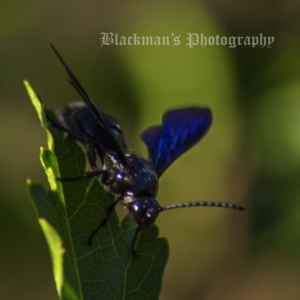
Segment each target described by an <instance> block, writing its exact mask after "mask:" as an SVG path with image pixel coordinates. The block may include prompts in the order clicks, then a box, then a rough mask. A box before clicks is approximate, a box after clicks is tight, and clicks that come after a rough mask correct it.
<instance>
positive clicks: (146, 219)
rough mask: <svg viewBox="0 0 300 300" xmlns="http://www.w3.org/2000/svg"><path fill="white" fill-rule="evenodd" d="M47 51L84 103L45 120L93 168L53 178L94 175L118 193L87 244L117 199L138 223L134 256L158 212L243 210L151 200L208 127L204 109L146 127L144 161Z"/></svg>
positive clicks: (173, 114)
mask: <svg viewBox="0 0 300 300" xmlns="http://www.w3.org/2000/svg"><path fill="white" fill-rule="evenodd" d="M51 47H52V49H53V50H54V52H55V54H56V55H57V57H58V58H59V60H60V62H61V63H62V64H63V66H64V68H65V70H66V72H67V74H68V77H69V83H70V84H71V85H72V86H73V87H74V89H75V90H76V91H77V92H78V94H79V95H80V96H81V98H82V99H83V101H84V102H75V103H72V104H70V105H69V106H67V107H66V108H65V109H63V110H62V111H61V112H60V114H59V115H58V119H59V121H58V122H57V121H55V120H53V118H51V116H50V115H49V114H48V113H47V119H48V122H49V124H50V125H51V126H53V127H55V128H57V129H59V130H61V131H63V132H65V133H67V134H68V135H69V136H70V137H72V138H74V139H76V140H78V141H79V142H81V143H82V144H83V145H84V147H85V149H86V154H87V158H88V161H89V164H90V166H91V168H92V171H89V172H85V173H84V174H82V175H80V176H76V177H70V178H56V180H57V181H61V182H67V181H75V180H79V179H83V178H91V177H95V176H97V177H98V178H99V180H100V182H101V184H102V185H103V186H105V187H106V188H107V189H108V190H109V191H110V192H111V193H113V194H116V195H118V197H117V199H116V201H115V202H114V203H113V204H112V205H111V206H109V207H107V209H106V218H105V219H103V220H102V222H100V223H99V226H97V228H95V230H94V231H93V232H92V233H91V234H90V236H89V239H88V244H89V245H91V244H92V240H93V237H94V236H95V234H96V233H97V232H98V231H99V230H100V229H101V228H102V227H103V226H105V224H106V223H107V221H108V220H109V217H110V215H111V213H112V211H113V209H114V207H115V205H116V204H117V203H118V202H119V201H121V202H122V203H123V205H125V207H127V208H128V209H129V212H130V214H131V216H132V218H133V220H134V221H135V222H136V223H137V225H138V226H137V228H136V230H135V234H134V237H133V240H132V243H131V250H132V254H133V255H134V256H136V252H135V243H136V240H137V237H138V234H139V232H140V231H141V230H142V229H143V228H146V227H149V226H151V225H152V224H153V223H154V222H155V220H156V218H157V216H158V215H159V213H160V212H162V211H165V210H168V209H173V208H184V207H193V206H216V207H224V208H232V209H238V210H244V208H243V207H241V206H238V205H235V204H230V203H224V202H213V201H194V202H184V203H176V204H171V205H167V206H160V205H159V203H158V201H157V200H156V195H157V190H158V179H159V177H160V176H161V175H162V174H163V172H164V171H165V170H166V169H167V168H168V167H169V165H170V164H171V163H172V162H173V161H174V160H175V159H176V158H177V157H179V156H180V155H181V154H182V153H184V152H185V151H186V150H188V149H189V148H190V147H192V146H193V145H194V144H196V143H197V142H198V141H199V140H200V139H201V138H202V137H203V136H204V135H205V133H206V132H207V131H208V129H209V127H210V126H211V123H212V113H211V110H210V109H209V108H203V107H190V108H184V109H177V110H170V111H168V112H166V113H165V114H164V116H163V120H162V125H160V126H154V127H150V128H148V129H146V130H145V131H144V132H143V134H142V140H143V141H144V143H145V144H146V146H147V148H148V153H149V161H147V160H145V159H143V158H142V157H140V156H138V155H136V154H135V153H133V152H132V151H130V150H129V149H128V148H127V146H126V144H125V141H124V138H123V134H122V129H121V126H120V124H119V123H118V122H117V121H116V120H115V119H114V118H113V117H111V116H109V115H107V114H106V113H104V112H102V111H101V110H98V109H97V108H96V106H95V104H94V102H93V101H92V99H91V98H90V97H89V96H88V94H87V93H86V91H85V89H84V88H83V87H82V85H81V84H80V83H79V81H78V79H77V78H76V76H75V75H74V74H73V72H72V71H71V69H70V68H69V67H68V65H67V64H66V62H65V61H64V60H63V58H62V56H61V55H60V54H59V53H58V51H57V50H56V49H55V47H54V46H53V45H51ZM97 156H98V157H99V158H100V160H101V161H102V164H103V165H102V168H101V169H100V168H98V166H97V165H96V158H97Z"/></svg>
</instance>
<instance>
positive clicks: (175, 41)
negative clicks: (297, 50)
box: [100, 32, 275, 48]
mask: <svg viewBox="0 0 300 300" xmlns="http://www.w3.org/2000/svg"><path fill="white" fill-rule="evenodd" d="M100 41H101V47H103V46H111V45H114V46H179V45H184V46H186V47H189V48H195V47H202V48H204V47H208V46H226V47H229V48H236V47H237V46H250V47H252V48H256V47H260V48H264V47H266V48H271V47H272V46H271V45H272V44H273V43H274V41H275V38H274V36H266V35H264V34H263V33H260V34H258V35H256V36H224V35H223V36H222V35H219V34H217V35H215V36H207V35H205V34H204V33H191V32H188V33H186V36H184V37H182V36H181V35H175V34H174V33H171V34H170V35H166V36H143V35H138V34H137V33H133V34H132V35H129V36H124V35H120V34H119V33H113V32H101V33H100Z"/></svg>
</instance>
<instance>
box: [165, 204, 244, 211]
mask: <svg viewBox="0 0 300 300" xmlns="http://www.w3.org/2000/svg"><path fill="white" fill-rule="evenodd" d="M194 206H211V207H222V208H231V209H237V210H245V208H244V207H242V206H238V205H236V204H232V203H226V202H214V201H193V202H183V203H175V204H171V205H167V206H161V207H160V208H159V211H160V212H161V211H164V210H168V209H174V208H185V207H194Z"/></svg>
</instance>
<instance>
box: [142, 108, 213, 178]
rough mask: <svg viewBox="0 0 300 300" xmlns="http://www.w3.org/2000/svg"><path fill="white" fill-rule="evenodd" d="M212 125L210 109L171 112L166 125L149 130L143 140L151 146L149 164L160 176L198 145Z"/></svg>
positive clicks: (165, 118)
mask: <svg viewBox="0 0 300 300" xmlns="http://www.w3.org/2000/svg"><path fill="white" fill-rule="evenodd" d="M211 123H212V113H211V111H210V109H209V108H197V107H192V108H184V109H177V110H172V111H168V112H167V113H166V114H165V115H164V116H163V122H162V126H154V127H150V128H148V129H146V130H145V131H144V132H143V134H142V140H143V141H144V143H145V144H146V145H147V147H148V154H149V161H150V164H151V166H152V168H153V169H154V171H155V172H156V173H157V176H158V177H160V176H161V175H162V173H163V172H164V171H165V170H166V169H167V168H168V167H169V165H170V164H171V163H172V162H173V161H174V160H175V159H176V158H177V157H179V156H180V155H181V154H182V153H184V152H185V151H187V150H188V149H189V148H190V147H192V146H193V145H194V144H196V143H197V142H198V141H199V140H200V139H201V138H202V137H203V136H204V134H205V133H206V132H207V130H208V129H209V127H210V125H211Z"/></svg>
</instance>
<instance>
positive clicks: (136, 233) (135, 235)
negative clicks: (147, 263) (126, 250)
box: [131, 226, 143, 258]
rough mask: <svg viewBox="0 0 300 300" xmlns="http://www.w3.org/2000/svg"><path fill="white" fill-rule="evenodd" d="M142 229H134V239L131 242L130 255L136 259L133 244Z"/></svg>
mask: <svg viewBox="0 0 300 300" xmlns="http://www.w3.org/2000/svg"><path fill="white" fill-rule="evenodd" d="M142 229H143V227H141V226H139V227H137V228H136V230H135V233H134V237H133V239H132V241H131V253H132V256H133V257H134V258H136V257H138V255H137V253H136V251H135V244H136V241H137V238H138V235H139V233H140V232H141V230H142Z"/></svg>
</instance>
